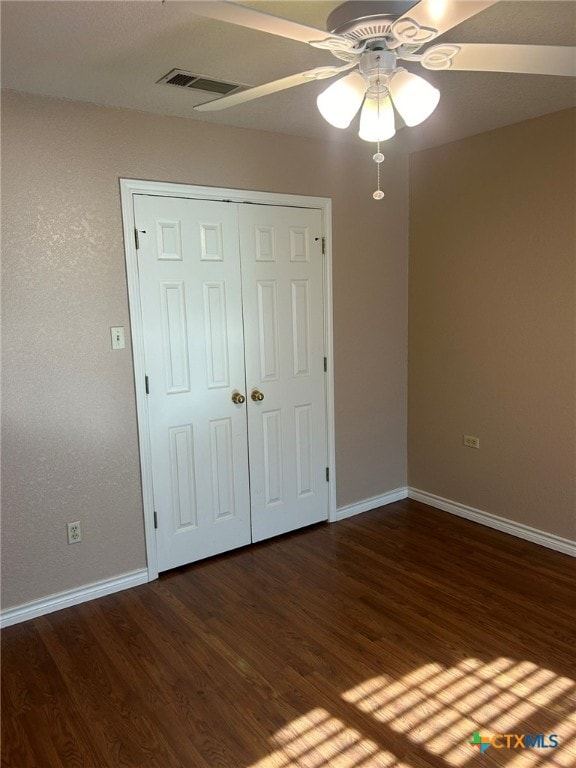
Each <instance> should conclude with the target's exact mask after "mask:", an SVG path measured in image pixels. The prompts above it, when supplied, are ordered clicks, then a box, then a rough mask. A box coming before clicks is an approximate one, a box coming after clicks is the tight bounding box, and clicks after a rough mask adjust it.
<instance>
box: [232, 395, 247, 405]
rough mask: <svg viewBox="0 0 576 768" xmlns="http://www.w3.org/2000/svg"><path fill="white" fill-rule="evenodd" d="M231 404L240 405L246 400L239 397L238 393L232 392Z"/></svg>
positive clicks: (242, 396) (241, 396)
mask: <svg viewBox="0 0 576 768" xmlns="http://www.w3.org/2000/svg"><path fill="white" fill-rule="evenodd" d="M232 402H233V403H236V405H242V403H245V402H246V398H245V397H244V395H241V394H240V392H234V394H233V395H232Z"/></svg>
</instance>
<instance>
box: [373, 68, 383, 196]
mask: <svg viewBox="0 0 576 768" xmlns="http://www.w3.org/2000/svg"><path fill="white" fill-rule="evenodd" d="M378 62H380V58H378ZM376 84H377V86H378V91H377V94H376V110H377V115H378V126H380V64H378V80H377V81H376ZM372 160H374V162H375V163H376V168H377V172H376V179H377V181H376V187H377V188H376V191H375V192H374V193H373V195H372V197H373V198H374V200H382V198H383V197H384V192H382V190H381V189H380V165H381V163H383V162H384V155H383V154H382V152H380V139H378V141H377V142H376V154H374V155H373V156H372Z"/></svg>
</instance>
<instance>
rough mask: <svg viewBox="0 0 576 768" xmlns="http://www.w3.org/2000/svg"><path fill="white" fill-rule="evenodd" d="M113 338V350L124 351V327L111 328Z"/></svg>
mask: <svg viewBox="0 0 576 768" xmlns="http://www.w3.org/2000/svg"><path fill="white" fill-rule="evenodd" d="M110 334H111V336H112V349H124V347H125V346H126V342H125V340H124V326H122V325H118V326H115V327H114V328H110Z"/></svg>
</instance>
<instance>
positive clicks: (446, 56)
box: [420, 43, 576, 77]
mask: <svg viewBox="0 0 576 768" xmlns="http://www.w3.org/2000/svg"><path fill="white" fill-rule="evenodd" d="M420 63H421V64H422V66H423V67H425V68H426V69H433V70H445V69H452V70H463V71H471V72H517V73H522V74H531V75H565V76H568V77H576V48H572V47H571V46H568V45H494V44H490V43H462V44H458V45H456V44H447V45H433V46H432V47H431V48H428V49H427V50H426V51H424V53H423V54H422V57H421V58H420Z"/></svg>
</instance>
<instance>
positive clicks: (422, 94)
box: [388, 69, 440, 127]
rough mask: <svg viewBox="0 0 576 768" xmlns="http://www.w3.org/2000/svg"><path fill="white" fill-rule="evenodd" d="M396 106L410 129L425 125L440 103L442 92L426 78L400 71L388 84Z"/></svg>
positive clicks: (403, 70)
mask: <svg viewBox="0 0 576 768" xmlns="http://www.w3.org/2000/svg"><path fill="white" fill-rule="evenodd" d="M388 87H389V89H390V95H391V97H392V101H393V102H394V106H395V107H396V109H397V110H398V112H399V113H400V115H401V116H402V119H403V120H404V122H405V123H406V125H408V126H409V127H413V126H415V125H419V124H420V123H423V122H424V120H426V118H428V117H430V115H431V114H432V112H434V110H435V109H436V107H437V106H438V102H439V101H440V91H439V90H438V89H437V88H434V86H433V85H430V83H428V82H426V80H424V78H422V77H419V76H418V75H414V74H413V73H412V72H407V71H406V70H405V69H399V70H398V71H397V72H395V73H394V75H393V76H392V77H391V78H390V82H389V84H388Z"/></svg>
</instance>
